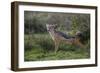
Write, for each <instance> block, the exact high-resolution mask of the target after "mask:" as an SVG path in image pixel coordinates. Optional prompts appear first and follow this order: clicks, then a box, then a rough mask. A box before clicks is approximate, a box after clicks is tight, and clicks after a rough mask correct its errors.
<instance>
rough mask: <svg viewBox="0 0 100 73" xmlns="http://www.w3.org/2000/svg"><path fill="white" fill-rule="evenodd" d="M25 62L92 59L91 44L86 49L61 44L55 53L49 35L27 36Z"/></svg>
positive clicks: (25, 39) (25, 38) (25, 40)
mask: <svg viewBox="0 0 100 73" xmlns="http://www.w3.org/2000/svg"><path fill="white" fill-rule="evenodd" d="M24 45H25V51H24V60H25V61H43V60H65V59H66V60H68V59H86V58H90V49H89V45H90V44H89V42H87V44H86V45H85V47H86V48H79V47H77V46H74V45H67V44H61V45H60V46H59V50H58V51H57V53H56V54H55V53H54V42H53V41H52V39H51V37H50V35H49V34H34V35H25V37H24Z"/></svg>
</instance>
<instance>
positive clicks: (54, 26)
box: [46, 24, 57, 31]
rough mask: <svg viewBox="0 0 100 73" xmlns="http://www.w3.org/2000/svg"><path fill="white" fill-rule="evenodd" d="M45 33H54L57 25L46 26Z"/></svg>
mask: <svg viewBox="0 0 100 73" xmlns="http://www.w3.org/2000/svg"><path fill="white" fill-rule="evenodd" d="M46 27H47V31H54V30H55V29H56V27H57V24H46Z"/></svg>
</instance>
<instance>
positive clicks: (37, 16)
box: [24, 11, 90, 61]
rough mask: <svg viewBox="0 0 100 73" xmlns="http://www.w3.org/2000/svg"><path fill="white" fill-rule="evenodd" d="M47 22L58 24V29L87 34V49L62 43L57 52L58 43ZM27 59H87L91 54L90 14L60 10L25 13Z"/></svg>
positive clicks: (85, 38)
mask: <svg viewBox="0 0 100 73" xmlns="http://www.w3.org/2000/svg"><path fill="white" fill-rule="evenodd" d="M46 24H57V30H59V31H62V32H64V33H67V34H69V35H75V33H76V32H77V31H81V32H82V34H83V40H84V41H83V42H84V44H85V48H80V47H77V46H73V45H67V44H64V43H63V44H61V45H60V47H59V51H58V52H57V53H56V54H54V42H53V40H52V39H51V36H50V35H49V33H48V32H47V30H46ZM24 28H25V29H24V47H25V51H24V53H25V55H24V57H25V58H24V60H25V61H37V60H38V61H39V60H59V59H84V58H89V57H90V15H89V14H79V13H77V14H76V13H75V14H74V13H57V12H35V11H34V12H33V11H25V12H24Z"/></svg>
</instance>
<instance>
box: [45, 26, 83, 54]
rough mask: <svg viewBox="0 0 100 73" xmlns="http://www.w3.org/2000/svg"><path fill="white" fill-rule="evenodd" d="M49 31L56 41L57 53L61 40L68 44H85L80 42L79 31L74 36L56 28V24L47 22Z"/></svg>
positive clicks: (81, 45)
mask: <svg viewBox="0 0 100 73" xmlns="http://www.w3.org/2000/svg"><path fill="white" fill-rule="evenodd" d="M46 27H47V31H48V32H49V34H50V36H51V37H52V39H53V41H54V43H55V53H56V52H57V50H58V48H59V44H60V42H65V43H66V44H72V45H78V46H80V47H84V46H83V44H82V43H81V42H80V38H81V33H80V32H77V33H76V35H75V36H74V37H72V36H69V35H67V34H65V33H63V32H60V31H57V30H56V25H52V24H46Z"/></svg>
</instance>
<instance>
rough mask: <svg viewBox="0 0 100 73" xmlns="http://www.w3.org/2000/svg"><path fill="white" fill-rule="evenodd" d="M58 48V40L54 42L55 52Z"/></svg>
mask: <svg viewBox="0 0 100 73" xmlns="http://www.w3.org/2000/svg"><path fill="white" fill-rule="evenodd" d="M58 48H59V42H55V53H56V52H57V51H58Z"/></svg>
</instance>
